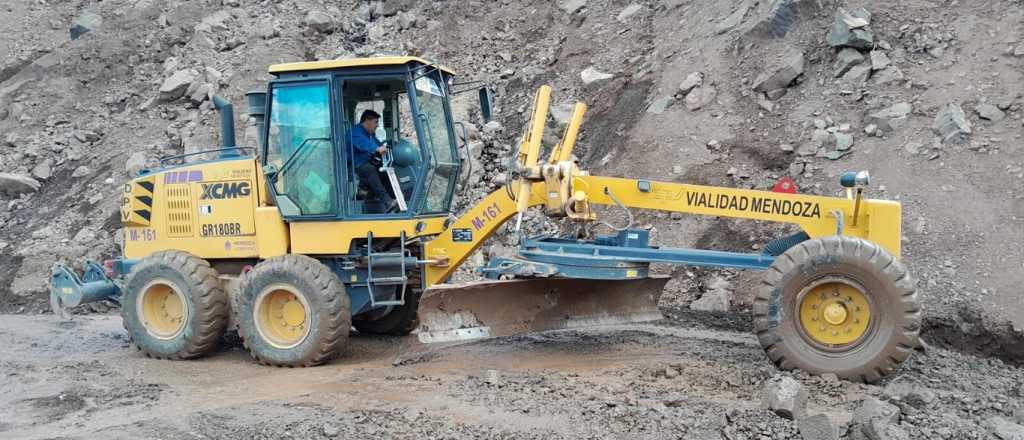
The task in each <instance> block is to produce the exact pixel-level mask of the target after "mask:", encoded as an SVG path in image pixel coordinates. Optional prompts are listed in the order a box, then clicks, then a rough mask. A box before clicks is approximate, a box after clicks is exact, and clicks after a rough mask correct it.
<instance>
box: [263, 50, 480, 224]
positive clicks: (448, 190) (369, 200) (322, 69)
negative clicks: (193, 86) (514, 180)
mask: <svg viewBox="0 0 1024 440" xmlns="http://www.w3.org/2000/svg"><path fill="white" fill-rule="evenodd" d="M270 73H271V74H273V75H275V76H276V77H277V78H276V79H274V80H273V81H271V82H270V84H269V87H268V90H267V92H266V94H263V93H261V92H257V93H250V102H253V98H254V96H253V95H257V96H256V97H255V98H256V99H257V100H258V99H260V98H261V97H262V99H263V100H265V105H266V108H265V116H264V118H263V124H262V125H261V126H260V127H259V129H260V133H261V134H260V140H261V145H260V147H261V152H262V154H261V161H262V164H263V166H264V170H265V172H266V174H267V177H268V184H269V185H270V186H271V187H272V191H271V192H272V193H273V195H274V199H275V200H276V203H277V205H278V207H279V209H280V211H281V213H282V216H284V218H285V219H287V220H306V219H309V220H316V219H337V218H353V217H371V218H379V217H389V218H390V217H413V216H437V215H445V214H446V213H447V212H448V211H449V208H450V205H451V200H452V193H453V192H454V190H455V185H456V180H457V179H458V176H459V171H460V164H459V157H458V151H457V148H458V147H457V145H456V142H457V139H456V138H455V136H454V130H453V122H452V116H451V109H450V105H449V95H450V89H451V86H452V84H453V80H454V76H453V73H452V72H451V71H449V70H447V69H445V68H443V67H439V66H437V65H434V64H431V63H429V62H427V61H425V60H422V59H420V58H416V57H385V58H365V59H350V60H334V61H316V62H303V63H291V64H280V65H274V66H271V68H270ZM367 110H372V112H373V113H375V114H377V115H379V124H378V126H377V128H376V130H375V132H374V133H366V131H365V129H364V128H363V126H361V124H360V123H361V121H360V117H361V116H362V115H363V114H364V113H365V112H366V111H367ZM367 135H368V136H367ZM359 136H362V139H360V140H359V141H358V142H361V145H365V144H366V143H367V142H376V143H380V144H382V145H385V146H386V147H387V148H386V153H384V154H375V155H373V156H372V158H370V159H367V157H368V155H367V154H366V153H362V154H360V152H359V151H357V148H358V147H357V145H356V144H357V139H356V138H357V137H359ZM369 136H372V138H373V139H375V141H371V140H368V138H369ZM371 150H372V148H371ZM363 163H370V164H372V165H373V167H372V170H373V172H376V173H378V174H377V177H379V178H380V182H381V183H382V184H383V187H384V189H385V191H386V193H387V194H386V195H384V194H377V192H376V191H374V190H373V185H371V184H370V182H368V181H367V179H364V178H361V177H360V174H359V173H358V172H357V171H356V170H357V167H358V166H359V165H361V164H363ZM364 171H365V170H364ZM378 188H379V187H378ZM389 202H390V203H389Z"/></svg>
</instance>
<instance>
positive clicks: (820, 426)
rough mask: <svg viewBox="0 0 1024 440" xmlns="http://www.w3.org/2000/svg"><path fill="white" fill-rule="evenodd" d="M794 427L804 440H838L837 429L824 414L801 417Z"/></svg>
mask: <svg viewBox="0 0 1024 440" xmlns="http://www.w3.org/2000/svg"><path fill="white" fill-rule="evenodd" d="M796 427H797V429H799V430H800V436H801V437H803V438H804V440H839V427H837V426H836V425H835V423H832V419H830V418H829V417H828V415H826V414H816V415H813V416H810V417H802V418H801V419H800V420H797V422H796Z"/></svg>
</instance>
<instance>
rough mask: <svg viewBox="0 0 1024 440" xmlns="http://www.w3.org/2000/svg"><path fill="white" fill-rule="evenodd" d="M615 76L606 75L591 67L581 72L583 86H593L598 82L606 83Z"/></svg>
mask: <svg viewBox="0 0 1024 440" xmlns="http://www.w3.org/2000/svg"><path fill="white" fill-rule="evenodd" d="M614 77H615V75H612V74H610V73H604V72H601V71H599V70H597V69H595V68H594V66H590V67H588V68H586V69H584V70H583V71H582V72H580V79H582V80H583V84H588V85H589V84H593V83H595V82H598V81H604V80H606V79H612V78H614Z"/></svg>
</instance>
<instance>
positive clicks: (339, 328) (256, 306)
mask: <svg viewBox="0 0 1024 440" xmlns="http://www.w3.org/2000/svg"><path fill="white" fill-rule="evenodd" d="M349 304H350V303H349V297H348V295H347V294H346V293H345V288H344V286H343V285H342V284H341V281H340V280H339V279H338V277H337V276H336V275H335V274H334V273H333V272H331V270H330V269H329V268H328V267H327V266H325V265H324V264H323V263H321V262H319V261H317V260H316V259H314V258H310V257H307V256H304V255H284V256H280V257H274V258H270V259H268V260H266V261H263V262H261V263H259V264H257V265H256V267H255V268H253V270H252V271H250V272H249V273H247V274H246V275H245V278H244V279H243V280H242V285H241V288H240V293H239V298H238V311H237V313H236V318H237V322H238V335H239V336H240V337H241V338H242V341H243V343H244V345H245V347H246V348H247V349H248V350H249V353H250V354H252V356H253V358H255V359H256V360H258V361H260V362H261V363H264V364H267V365H275V366H280V367H310V366H313V365H319V364H322V363H324V362H326V361H328V360H329V359H330V358H331V357H333V356H334V355H335V354H337V352H338V351H339V350H340V349H341V347H342V346H343V345H344V344H345V341H346V340H348V334H349V330H350V329H351V325H352V324H351V323H352V321H351V319H352V317H351V315H350V312H349V308H350V305H349Z"/></svg>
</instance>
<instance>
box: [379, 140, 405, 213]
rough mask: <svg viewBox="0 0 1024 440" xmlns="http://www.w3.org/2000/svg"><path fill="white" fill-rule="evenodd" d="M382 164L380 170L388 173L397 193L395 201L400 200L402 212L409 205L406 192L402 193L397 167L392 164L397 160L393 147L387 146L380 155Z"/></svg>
mask: <svg viewBox="0 0 1024 440" xmlns="http://www.w3.org/2000/svg"><path fill="white" fill-rule="evenodd" d="M380 157H381V166H380V168H379V171H382V172H384V173H385V174H387V175H388V182H390V183H391V190H392V191H393V193H394V194H395V201H396V202H398V209H399V210H400V211H402V212H405V211H408V210H409V205H408V204H406V203H405V194H404V193H402V185H401V184H400V183H399V182H398V175H397V174H395V167H394V166H392V165H393V164H394V162H395V156H394V155H393V154H392V153H391V147H388V148H385V149H384V153H383V154H381V155H380Z"/></svg>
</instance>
